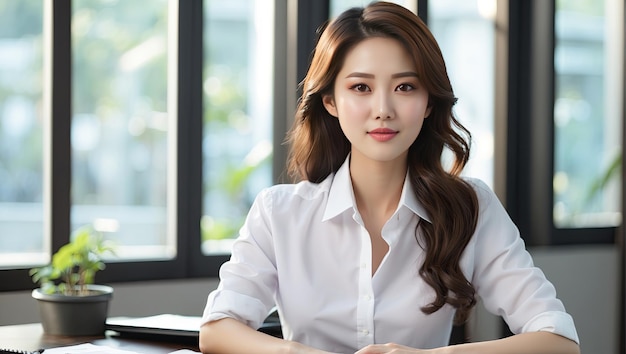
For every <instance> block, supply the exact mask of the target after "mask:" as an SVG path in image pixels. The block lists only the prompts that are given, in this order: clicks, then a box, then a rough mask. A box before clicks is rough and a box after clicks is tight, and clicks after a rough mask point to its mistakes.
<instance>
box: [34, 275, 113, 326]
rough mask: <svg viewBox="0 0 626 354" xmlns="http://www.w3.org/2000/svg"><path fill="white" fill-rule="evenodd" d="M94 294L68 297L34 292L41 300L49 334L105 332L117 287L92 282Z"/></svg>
mask: <svg viewBox="0 0 626 354" xmlns="http://www.w3.org/2000/svg"><path fill="white" fill-rule="evenodd" d="M87 287H88V289H89V290H90V291H91V292H92V293H93V295H87V296H68V295H61V294H45V293H42V292H41V291H40V289H35V290H33V292H32V296H33V298H35V299H37V302H38V303H39V314H40V316H41V324H42V326H43V330H44V332H45V333H46V334H51V335H64V336H96V335H103V334H104V330H105V324H106V319H107V315H108V312H109V302H110V301H111V298H112V297H113V288H112V287H110V286H105V285H93V284H92V285H88V286H87Z"/></svg>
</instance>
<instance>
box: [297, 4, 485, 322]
mask: <svg viewBox="0 0 626 354" xmlns="http://www.w3.org/2000/svg"><path fill="white" fill-rule="evenodd" d="M318 33H319V34H320V36H319V39H318V41H317V45H316V47H315V49H314V52H313V56H312V59H311V65H310V67H309V70H308V72H307V74H306V77H305V78H304V80H303V81H302V83H301V84H300V85H301V88H302V96H301V97H300V99H299V101H298V106H297V110H296V114H295V121H294V124H293V126H292V128H291V130H290V131H289V133H288V135H287V143H289V146H290V150H289V157H288V165H287V168H288V172H289V174H290V176H291V177H293V178H294V180H308V181H311V182H314V183H319V182H321V181H323V180H324V179H325V178H326V177H327V176H328V175H330V174H331V173H334V172H336V171H337V170H338V169H339V167H340V166H341V165H342V163H343V162H344V161H345V159H346V157H347V155H348V153H349V152H350V142H349V141H348V139H347V138H346V137H345V135H344V134H343V132H342V130H341V127H340V125H339V121H338V119H336V118H334V117H333V116H331V115H330V113H328V112H327V111H326V109H325V108H324V105H323V103H322V97H323V96H324V95H326V94H332V90H333V85H334V81H335V78H336V77H337V74H338V73H339V71H340V69H341V67H342V65H343V62H344V59H345V57H346V54H347V53H348V51H350V50H351V49H352V48H353V47H354V46H355V45H356V44H358V43H360V42H361V41H363V40H364V39H367V38H371V37H386V38H393V39H395V40H397V41H399V42H400V43H401V44H402V45H403V46H404V48H405V49H406V50H407V52H408V53H409V54H410V56H411V57H412V58H413V60H414V63H415V67H416V69H417V74H418V76H419V78H420V82H421V83H422V84H423V85H424V87H425V88H426V90H427V91H428V94H429V98H428V100H429V102H428V104H429V106H430V107H431V113H430V115H429V117H428V119H425V120H424V123H423V127H422V130H421V131H420V133H419V135H418V137H417V139H416V140H415V141H414V142H413V144H412V145H411V146H410V148H409V153H408V161H407V163H408V171H409V176H410V183H411V184H412V185H413V190H414V191H415V194H416V197H417V199H418V200H419V201H420V202H421V203H422V204H423V205H424V207H425V208H426V211H427V212H428V215H429V217H430V219H431V220H432V223H429V222H426V221H425V220H422V221H421V222H420V223H419V224H418V229H419V228H421V230H422V234H421V236H420V237H418V233H417V231H418V230H416V233H415V237H416V239H417V240H418V243H419V244H420V246H421V247H422V248H423V249H424V250H425V252H426V257H425V260H424V263H423V264H422V265H421V266H420V268H419V274H420V276H421V277H422V278H423V279H424V280H425V281H426V282H427V283H428V284H429V285H430V286H431V287H432V288H433V289H434V291H435V293H436V298H435V299H434V301H433V302H432V303H430V304H428V305H426V306H424V307H422V311H423V312H424V313H427V314H430V313H433V312H435V311H437V310H439V309H440V308H441V307H443V306H444V305H445V304H446V303H447V304H450V305H451V306H453V307H455V308H456V315H455V323H457V324H458V323H462V322H465V321H466V320H467V318H468V316H469V313H470V311H471V309H472V308H473V306H474V305H475V304H476V298H475V289H474V287H473V286H472V284H471V283H470V282H469V281H468V280H467V278H466V277H465V275H464V274H463V272H462V271H461V268H460V265H459V261H460V258H461V255H462V253H463V250H464V249H465V247H466V246H467V243H468V242H469V240H470V238H471V237H472V234H473V233H474V231H475V228H476V223H477V219H478V201H477V197H476V193H475V191H474V190H473V188H472V187H471V186H470V185H468V184H467V182H465V181H464V180H463V179H461V178H460V176H459V175H460V173H461V171H462V170H463V168H464V167H465V164H466V163H467V161H468V159H469V154H470V143H469V142H470V140H471V135H470V132H469V131H468V130H467V129H466V128H465V127H463V125H462V124H461V123H460V122H459V121H458V120H457V119H456V118H455V116H454V114H453V112H452V107H453V106H454V104H455V103H456V97H455V96H454V93H453V91H452V86H451V84H450V79H449V78H448V74H447V71H446V66H445V63H444V60H443V56H442V54H441V50H440V49H439V46H438V44H437V42H436V40H435V38H434V37H433V35H432V33H431V32H430V31H429V30H428V28H427V27H426V25H425V24H424V23H423V22H422V21H421V20H420V19H419V17H418V16H416V15H415V14H414V13H412V12H411V11H409V10H407V9H406V8H404V7H402V6H399V5H395V4H392V3H387V2H374V3H372V4H370V5H368V6H367V7H365V8H352V9H349V10H347V11H345V12H343V13H342V14H341V15H340V16H338V17H337V18H336V19H335V20H334V21H332V22H330V23H327V24H325V25H323V26H322V27H320V29H319V30H318ZM444 147H446V148H448V149H449V150H450V152H452V156H453V161H452V163H451V166H450V167H449V168H448V169H446V168H444V166H443V164H442V154H443V151H444Z"/></svg>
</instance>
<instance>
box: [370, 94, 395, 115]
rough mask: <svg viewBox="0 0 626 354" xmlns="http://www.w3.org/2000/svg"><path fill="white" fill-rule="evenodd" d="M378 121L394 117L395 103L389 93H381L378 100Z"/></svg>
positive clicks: (376, 110) (376, 100)
mask: <svg viewBox="0 0 626 354" xmlns="http://www.w3.org/2000/svg"><path fill="white" fill-rule="evenodd" d="M375 102H376V107H375V109H374V112H376V119H392V118H393V116H394V110H393V102H392V99H391V97H390V95H389V94H388V93H387V92H382V91H379V94H378V95H377V97H376V99H375Z"/></svg>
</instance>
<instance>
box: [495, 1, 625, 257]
mask: <svg viewBox="0 0 626 354" xmlns="http://www.w3.org/2000/svg"><path fill="white" fill-rule="evenodd" d="M508 6H509V51H508V67H509V68H508V81H509V85H508V90H509V91H508V97H507V100H508V108H507V113H508V119H507V147H506V149H507V160H506V196H507V198H506V203H505V205H506V207H507V210H508V212H509V214H510V216H511V218H512V219H513V221H515V223H516V224H517V226H518V228H519V229H520V233H521V236H522V238H523V239H524V240H525V241H526V243H527V244H528V245H529V246H556V245H579V244H612V243H615V242H616V240H617V236H618V229H619V228H618V227H596V228H557V227H556V226H555V225H554V221H553V217H552V214H553V211H552V209H553V204H554V197H553V187H552V184H553V182H552V181H553V173H554V172H553V171H554V132H555V128H554V103H555V67H554V48H555V28H554V23H555V10H556V4H555V1H554V0H552V1H521V2H517V1H509V4H508ZM546 34H547V35H546Z"/></svg>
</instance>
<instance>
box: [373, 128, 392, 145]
mask: <svg viewBox="0 0 626 354" xmlns="http://www.w3.org/2000/svg"><path fill="white" fill-rule="evenodd" d="M368 134H369V135H370V136H371V137H372V138H373V139H374V140H376V141H380V142H384V141H389V140H391V139H393V138H394V137H395V136H396V134H398V131H396V130H393V129H389V128H377V129H374V130H371V131H370V132H368Z"/></svg>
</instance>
